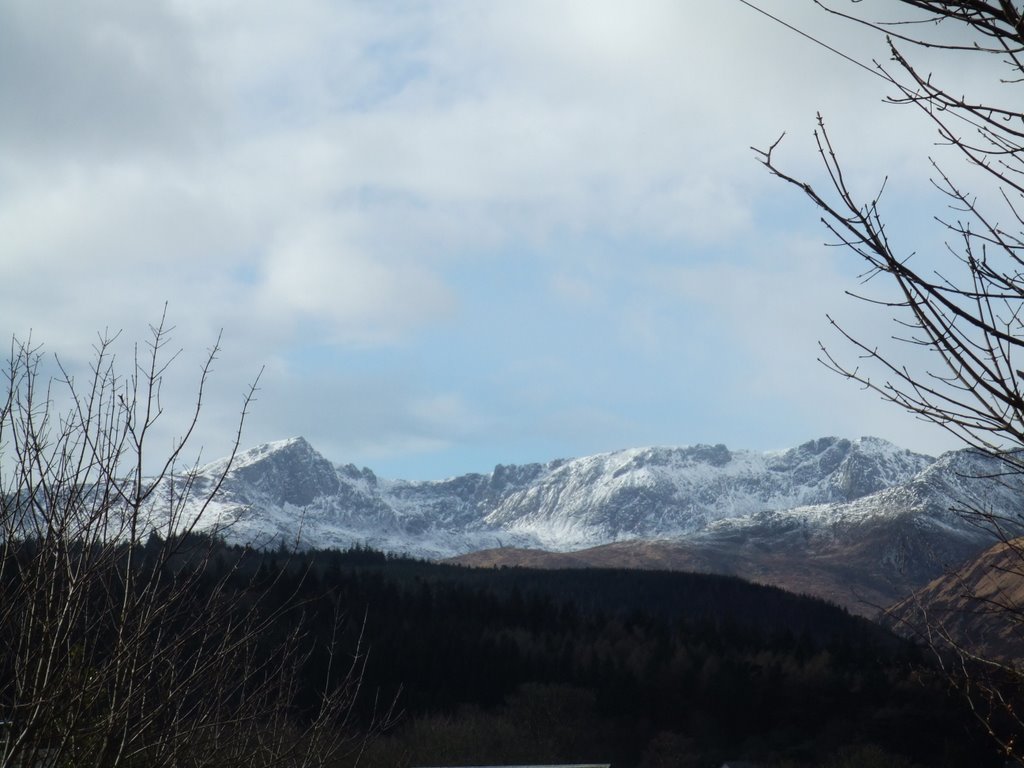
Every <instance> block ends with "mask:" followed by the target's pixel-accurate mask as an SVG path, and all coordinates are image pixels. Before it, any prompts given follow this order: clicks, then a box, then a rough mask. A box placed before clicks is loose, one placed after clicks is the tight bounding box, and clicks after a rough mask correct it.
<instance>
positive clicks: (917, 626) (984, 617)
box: [884, 539, 1024, 661]
mask: <svg viewBox="0 0 1024 768" xmlns="http://www.w3.org/2000/svg"><path fill="white" fill-rule="evenodd" d="M884 623H886V624H887V625H889V626H891V627H893V628H894V629H896V630H897V631H899V632H901V633H903V634H912V635H917V636H918V637H920V638H922V639H925V640H928V639H929V638H930V639H931V641H932V642H934V643H936V645H937V646H938V647H940V648H947V647H948V646H949V643H950V641H951V642H952V643H955V644H958V645H960V646H961V647H963V648H966V649H969V650H970V651H971V652H972V653H979V654H982V655H983V656H986V657H989V658H993V659H1002V660H1014V661H1019V659H1021V658H1022V657H1024V539H1014V540H1011V541H1008V542H1000V543H998V544H996V545H994V546H992V547H990V548H989V549H986V550H985V551H984V552H982V553H981V554H980V555H977V556H976V557H974V558H971V559H970V560H969V561H967V562H966V563H964V564H962V565H961V566H960V567H958V568H957V569H955V570H954V571H952V572H950V573H947V574H943V575H942V576H939V577H938V578H936V579H934V580H932V581H931V582H929V583H928V584H927V585H926V586H924V587H923V588H921V589H919V590H917V591H916V592H915V594H914V595H912V596H910V597H906V598H904V599H903V600H901V601H899V602H898V603H897V604H895V605H893V606H892V608H891V609H890V610H889V611H888V612H887V615H886V617H885V622H884Z"/></svg>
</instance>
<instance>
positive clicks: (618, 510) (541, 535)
mask: <svg viewBox="0 0 1024 768" xmlns="http://www.w3.org/2000/svg"><path fill="white" fill-rule="evenodd" d="M933 461H934V460H933V459H931V458H930V457H927V456H921V455H919V454H914V453H911V452H909V451H903V450H900V449H897V448H895V446H892V445H891V444H889V443H886V442H885V441H882V440H878V439H876V438H861V439H860V440H855V441H849V440H840V439H836V438H823V439H821V440H816V441H812V442H809V443H805V444H804V445H801V446H799V447H797V448H793V449H790V450H788V451H784V452H780V453H767V454H765V453H755V452H752V451H729V450H728V449H727V448H726V447H725V446H724V445H716V446H696V447H691V448H645V449H636V450H627V451H618V452H615V453H607V454H600V455H597V456H590V457H586V458H582V459H576V460H573V461H570V462H566V463H565V464H563V465H562V466H560V467H558V468H557V469H554V470H553V471H552V472H551V473H550V474H548V475H547V476H546V477H544V478H543V479H540V480H539V481H538V482H537V483H535V484H533V485H531V486H529V487H528V488H524V489H522V490H521V491H518V492H515V493H512V494H510V495H509V496H508V497H507V498H506V499H505V500H504V501H503V502H502V503H501V504H500V505H499V506H498V507H497V508H496V509H495V510H494V512H492V513H491V514H490V515H488V517H487V522H488V523H489V524H491V525H494V526H498V527H501V528H503V529H505V530H510V531H515V532H521V533H528V534H532V535H534V536H536V537H537V539H538V540H540V541H541V542H542V543H543V544H544V545H545V546H547V547H550V548H556V549H559V548H562V549H564V548H570V547H579V546H593V545H595V544H599V543H606V542H609V541H618V540H622V539H634V538H654V537H680V536H687V535H690V534H694V533H696V532H698V531H701V530H703V529H705V528H706V527H707V526H708V525H710V524H711V523H713V522H714V521H716V520H722V519H728V518H734V517H743V516H746V515H750V514H753V513H755V512H760V511H764V510H778V509H787V508H790V507H795V506H802V505H808V504H819V503H824V502H834V501H846V500H849V499H855V498H860V497H862V496H865V495H867V494H870V493H872V492H874V491H877V490H881V489H884V488H887V487H890V486H892V485H895V484H897V483H901V482H906V481H907V480H909V479H910V478H912V477H913V476H914V475H916V474H917V473H919V472H921V471H922V470H923V469H924V468H926V467H927V466H929V464H931V463H932V462H933Z"/></svg>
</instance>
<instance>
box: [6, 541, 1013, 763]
mask: <svg viewBox="0 0 1024 768" xmlns="http://www.w3.org/2000/svg"><path fill="white" fill-rule="evenodd" d="M23 547H24V548H25V549H24V550H23V554H24V555H25V556H26V560H27V561H28V560H31V558H29V557H28V555H29V549H30V547H31V545H30V544H24V545H23ZM166 551H168V548H167V547H166V546H161V543H160V542H159V541H155V540H151V541H150V542H149V544H147V545H146V546H140V547H136V548H134V549H125V550H124V551H122V552H121V553H120V558H121V563H122V565H121V566H120V568H119V569H113V571H112V573H115V574H116V573H121V574H122V575H124V574H126V573H127V570H126V569H135V571H136V572H137V573H138V574H146V573H152V572H153V571H154V570H155V569H162V570H163V571H165V572H166V574H167V576H166V579H165V582H164V583H166V584H168V585H173V584H175V583H181V581H182V575H183V574H191V575H190V576H189V577H188V578H187V579H186V583H187V584H188V591H187V594H185V593H183V592H181V591H178V592H175V593H174V596H173V599H174V600H175V601H177V603H178V604H177V607H176V610H175V611H174V612H173V614H170V618H171V620H170V621H162V622H160V624H159V627H160V632H161V633H164V634H165V635H166V637H169V638H173V637H175V636H176V633H178V630H177V629H176V624H175V622H180V623H181V626H182V630H181V632H180V634H181V636H182V637H183V638H185V641H186V642H184V643H183V644H182V645H181V648H180V651H179V650H176V651H175V653H174V654H169V655H167V664H165V665H163V666H162V667H161V669H163V667H167V669H166V670H165V671H164V672H162V673H161V674H165V675H166V676H167V679H168V680H173V679H175V674H176V673H175V670H174V669H173V667H174V666H175V665H181V666H182V669H184V667H185V665H189V664H196V663H197V660H199V659H201V658H202V656H203V654H205V653H208V652H210V651H211V650H215V651H217V652H222V651H223V647H224V643H223V642H222V640H224V639H226V640H228V641H230V639H231V636H230V633H231V632H232V631H234V630H233V629H232V628H233V627H237V626H239V622H242V621H244V622H245V626H246V627H247V628H257V629H258V635H257V636H256V638H255V642H253V643H250V644H246V645H245V646H244V648H243V650H244V652H245V654H246V658H245V659H244V660H242V659H239V660H237V663H233V664H231V665H229V666H228V667H226V668H225V669H227V670H228V671H232V673H237V675H239V676H240V677H239V682H244V675H245V674H253V675H255V678H254V680H253V683H254V685H255V684H259V682H260V680H261V679H262V678H263V677H267V676H268V675H270V674H271V673H273V672H274V670H276V669H277V668H278V665H279V663H280V661H281V659H279V658H278V656H279V655H280V654H281V652H282V650H281V649H285V650H286V651H287V658H286V659H285V660H286V661H287V663H288V664H289V665H291V666H290V667H289V672H288V674H287V675H286V676H285V678H284V680H285V682H286V684H287V685H286V690H285V688H281V689H280V691H279V692H278V689H274V691H273V692H272V693H273V695H280V697H281V698H280V700H279V708H278V710H277V711H276V714H275V715H274V716H275V717H279V718H281V719H282V721H284V720H286V721H287V725H286V728H285V729H284V730H283V731H282V730H281V727H280V722H277V723H267V727H271V726H273V727H276V728H278V731H279V732H281V733H285V734H294V735H293V736H291V737H288V738H292V739H294V740H295V741H296V742H300V741H301V740H302V739H303V738H306V734H311V733H312V734H315V735H317V737H318V738H323V734H324V733H325V729H324V728H323V727H322V726H323V725H324V724H325V723H326V722H327V721H325V720H323V719H322V712H323V710H322V707H323V702H324V693H325V692H330V691H343V692H344V695H345V696H346V698H345V702H344V711H339V712H338V713H336V714H338V715H340V717H336V718H335V719H333V720H332V721H331V724H330V728H331V729H334V730H333V731H332V733H333V735H334V736H335V737H338V738H340V739H341V741H342V742H343V743H344V744H346V745H355V746H356V747H358V749H356V750H355V751H352V750H351V749H347V748H346V749H338V750H336V755H337V757H336V758H333V762H331V763H329V764H330V765H336V766H338V768H342V767H343V766H344V768H348V767H349V766H353V765H355V764H356V760H357V758H358V765H360V766H364V768H384V767H385V766H386V767H387V768H401V767H402V766H416V765H479V764H509V763H557V762H566V763H579V762H588V761H593V762H601V763H604V762H611V763H612V764H613V765H614V766H615V768H629V767H630V766H635V767H637V768H658V767H660V766H675V767H678V766H714V767H715V768H717V766H719V765H721V763H722V762H723V761H725V760H727V759H738V758H745V759H748V760H757V761H759V763H762V764H765V765H777V766H793V767H794V768H797V767H800V766H835V768H840V766H890V767H899V766H904V767H908V766H963V765H972V766H979V767H980V768H984V766H986V765H993V766H995V765H999V760H998V759H997V758H996V756H995V755H994V753H993V750H992V748H991V745H990V742H989V741H988V739H987V738H985V737H984V736H983V735H982V734H981V733H980V731H979V729H978V728H976V727H975V726H974V721H973V720H972V718H971V716H970V714H969V713H968V712H967V711H966V710H965V708H964V707H963V706H961V704H960V702H959V701H958V699H957V698H956V697H955V696H952V695H950V694H949V693H948V692H947V688H946V686H945V685H944V684H943V682H942V679H941V677H940V676H939V675H938V674H937V672H936V671H935V670H933V669H932V668H931V667H930V666H929V664H928V657H927V656H926V655H924V654H923V653H922V652H921V651H920V650H919V649H917V648H915V647H914V646H912V645H911V644H909V643H907V642H905V641H902V640H899V639H897V638H895V637H894V636H892V635H890V634H888V633H887V632H886V631H884V630H883V629H881V628H880V627H878V626H876V625H874V624H872V623H870V622H868V621H866V620H864V619H861V618H859V617H854V616H851V615H849V614H848V613H847V612H845V611H844V610H842V609H840V608H838V607H836V606H832V605H828V604H826V603H823V602H821V601H818V600H815V599H811V598H805V597H800V596H796V595H793V594H790V593H787V592H784V591H782V590H779V589H775V588H770V587H763V586H756V585H752V584H749V583H746V582H743V581H741V580H739V579H736V578H731V577H721V576H707V575H695V574H684V573H673V572H658V571H624V570H601V569H593V570H564V571H532V570H526V569H471V568H464V567H458V566H450V565H440V564H434V563H429V562H424V561H418V560H414V559H410V558H403V557H392V556H386V555H384V554H381V553H379V552H374V551H371V550H366V549H361V548H357V549H353V550H350V551H347V552H340V551H336V550H322V551H310V552H302V553H293V552H288V551H286V550H285V549H283V548H282V549H279V550H277V551H259V550H253V549H249V548H245V547H235V546H228V545H225V544H223V543H222V542H217V541H211V540H209V539H206V538H204V537H202V536H193V537H189V539H188V540H187V541H183V542H177V543H175V546H174V547H173V551H174V552H175V555H174V557H173V558H170V559H167V560H154V559H153V558H152V557H151V556H150V555H151V554H152V553H159V552H166ZM197 571H201V573H197ZM17 573H18V571H17V569H11V568H8V569H7V570H6V572H5V579H6V583H5V584H4V585H3V586H4V588H5V589H6V590H14V591H17V586H18V585H17V584H16V583H14V580H15V579H16V578H20V577H18V576H17V575H16V574H17ZM139 583H142V582H140V580H139V579H137V578H136V579H129V578H115V579H111V580H110V581H109V582H107V583H106V584H104V585H103V588H102V590H98V591H97V594H96V595H95V596H94V597H93V601H94V602H95V611H96V612H101V611H103V610H105V608H104V606H108V605H112V604H117V603H119V602H121V601H123V600H124V598H125V593H124V589H125V586H124V585H131V584H139ZM91 604H92V601H90V605H91ZM191 604H194V606H195V610H191V609H190V607H189V606H190V605H191ZM211 607H216V609H217V612H218V613H217V616H216V617H214V616H212V615H211V618H210V621H209V622H208V624H209V626H208V628H207V629H206V630H204V631H203V633H202V634H199V635H197V634H195V630H194V628H195V626H196V622H195V618H196V613H197V611H200V612H202V611H205V612H210V611H211ZM90 610H92V609H90ZM97 615H98V613H97ZM83 626H85V625H83ZM154 626H157V625H154ZM99 627H102V628H103V630H102V631H103V632H109V633H111V634H110V638H111V641H112V639H113V638H114V637H115V636H116V634H117V632H118V629H119V628H118V627H117V626H116V623H104V622H98V623H93V624H90V625H88V628H89V629H90V631H96V629H97V628H99ZM189 632H192V634H189ZM102 642H107V640H103V641H102ZM102 642H98V641H97V640H96V639H95V638H94V639H93V640H91V641H89V642H88V643H85V638H84V637H82V638H77V637H74V636H71V637H69V639H68V643H69V647H71V648H72V649H73V648H75V647H76V644H79V643H85V645H83V647H87V648H89V649H91V650H90V653H91V654H92V656H91V660H90V662H89V668H84V669H79V670H78V671H77V674H79V675H81V676H82V677H83V678H85V677H88V675H90V674H95V670H99V669H101V667H102V664H104V663H105V661H104V659H103V658H102V647H101V646H102ZM159 642H163V640H162V639H161V640H160V641H159ZM154 643H156V644H155V645H154V648H157V649H159V648H160V646H159V643H158V642H157V640H156V639H154ZM188 643H192V644H193V645H194V646H195V647H194V648H193V647H190V646H189V645H188ZM111 647H113V646H111ZM176 648H177V646H176ZM69 664H71V665H72V666H73V664H74V659H73V658H71V659H70V660H69ZM0 669H2V673H3V676H4V679H3V680H0V691H3V692H4V699H0V709H3V710H4V711H2V712H0V719H7V720H10V719H12V718H16V717H17V716H18V714H17V712H16V711H15V710H16V709H17V707H16V706H15V704H16V702H15V700H14V698H12V697H13V696H14V695H15V693H16V685H13V682H16V679H17V672H18V670H16V669H13V668H11V667H10V666H9V665H7V664H2V665H0ZM247 670H248V672H247ZM353 672H354V673H355V674H356V675H357V676H358V679H359V687H358V693H357V694H356V693H355V691H354V689H353V688H352V686H351V685H349V683H350V681H351V680H353V679H354V678H353V677H352V676H353ZM274 680H275V681H276V680H278V678H277V677H276V676H275V677H274ZM140 684H144V685H145V686H149V687H153V686H156V687H155V688H153V691H152V693H153V695H159V693H160V692H159V690H157V689H158V688H159V686H160V684H161V681H160V680H148V681H140ZM242 688H244V686H240V687H238V688H233V687H231V686H227V687H225V688H224V689H223V690H224V691H225V692H226V693H227V694H228V695H229V696H237V695H239V693H238V691H240V690H241V689H242ZM69 690H70V689H69ZM268 690H270V689H268ZM204 693H205V691H204V690H203V689H202V688H201V687H200V688H198V689H196V690H193V691H192V692H191V693H190V695H193V696H197V697H199V696H201V695H203V694H204ZM353 694H354V695H353ZM103 705H104V701H103V699H102V697H101V696H98V697H97V699H96V701H95V702H94V703H93V706H95V707H96V708H97V709H98V710H101V709H102V707H103ZM82 711H83V712H84V713H85V714H89V713H90V710H82ZM254 711H255V710H254ZM258 711H259V713H260V714H259V715H258V716H259V717H263V718H265V717H267V716H268V713H275V710H274V708H273V707H271V708H269V709H268V708H265V707H264V708H260V709H259V710H258ZM318 718H321V719H320V720H318ZM311 724H315V725H317V726H318V727H317V728H314V729H310V725H311ZM176 727H179V728H183V725H182V723H178V724H177V726H176ZM381 728H383V731H382V732H381ZM365 735H371V736H372V738H371V739H370V740H369V741H367V742H365V748H363V745H364V742H363V740H362V738H361V737H362V736H365ZM290 749H291V751H290V753H289V754H300V755H301V754H302V753H303V751H304V749H305V748H304V747H302V746H301V745H300V746H299V747H298V748H294V745H291V747H290ZM143 764H144V762H143ZM197 764H198V763H197ZM267 764H268V765H269V764H270V763H269V762H268V763H267Z"/></svg>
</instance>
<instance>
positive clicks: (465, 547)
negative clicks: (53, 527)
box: [157, 437, 1024, 602]
mask: <svg viewBox="0 0 1024 768" xmlns="http://www.w3.org/2000/svg"><path fill="white" fill-rule="evenodd" d="M226 466H227V464H226V461H225V460H221V461H217V462H213V463H212V464H210V465H207V466H206V467H203V468H202V469H201V470H199V473H198V475H197V476H196V478H195V481H196V485H195V488H196V490H197V498H200V497H202V495H203V493H204V492H208V491H209V490H210V489H211V488H213V487H214V486H213V483H214V482H215V481H216V478H217V477H218V476H219V474H220V473H222V472H223V471H224V469H225V467H226ZM998 470H999V467H998V465H997V463H996V460H995V459H993V458H991V457H987V456H983V455H980V454H976V453H972V452H970V451H958V452H952V453H948V454H945V455H943V456H942V457H940V458H938V459H934V458H932V457H929V456H923V455H920V454H916V453H912V452H910V451H906V450H903V449H900V448H897V447H896V446H893V445H892V444H890V443H887V442H885V441H883V440H879V439H877V438H870V437H864V438H860V439H857V440H845V439H839V438H832V437H829V438H822V439H820V440H814V441H811V442H808V443H805V444H803V445H800V446H798V447H796V448H792V449H790V450H786V451H777V452H769V453H759V452H754V451H743V450H736V451H731V450H729V449H728V448H726V447H725V446H723V445H716V446H708V445H698V446H692V447H686V448H640V449H630V450H623V451H615V452H611V453H604V454H599V455H596V456H587V457H583V458H577V459H569V460H559V461H552V462H548V463H545V464H528V465H523V466H501V465H499V466H497V467H495V469H494V471H493V472H491V473H489V474H468V475H462V476H460V477H454V478H450V479H447V480H442V481H422V482H416V481H407V480H389V479H384V478H379V477H377V476H376V475H375V474H374V473H373V472H372V471H371V470H369V469H365V468H363V469H360V468H357V467H355V466H353V465H351V464H349V465H334V464H332V463H331V462H330V461H328V460H327V459H325V458H324V457H323V456H321V455H320V454H319V453H317V452H316V451H315V450H314V449H313V447H312V446H310V445H309V443H308V442H306V441H305V440H304V439H302V438H293V439H290V440H283V441H279V442H275V443H268V444H265V445H261V446H258V447H256V448H253V449H251V450H248V451H245V452H243V453H240V454H239V455H238V456H236V458H235V461H234V462H233V463H232V465H231V467H230V470H229V471H228V473H227V475H226V477H225V480H224V483H223V485H222V487H221V489H220V491H219V493H218V494H217V495H216V497H215V499H214V501H213V503H211V504H210V505H209V507H208V508H207V509H206V511H205V512H204V513H203V518H202V525H201V527H203V528H207V529H213V528H216V529H217V530H218V531H219V532H220V533H221V535H223V536H225V538H227V539H228V540H229V541H234V542H244V543H251V544H256V545H260V546H276V545H277V544H278V543H280V542H284V543H285V544H287V545H289V546H291V545H298V546H300V547H330V546H339V547H345V546H350V545H352V544H366V545H369V546H372V547H376V548H380V549H385V550H389V551H395V552H403V553H408V554H414V555H417V556H422V557H429V558H444V557H454V556H463V557H464V559H465V560H467V561H473V560H474V558H476V560H475V561H476V562H509V563H513V562H517V556H516V553H518V552H522V551H523V550H524V549H529V550H530V551H531V552H533V553H536V551H537V550H547V551H550V552H563V553H565V552H570V551H576V554H577V556H578V559H577V562H580V563H581V564H585V563H586V562H587V560H586V557H587V556H586V555H585V554H583V553H580V552H579V550H587V551H588V552H591V551H592V552H598V553H599V557H597V562H599V563H603V564H608V563H609V558H612V560H614V558H615V557H616V556H618V557H624V558H627V559H626V560H625V561H621V562H620V561H617V560H615V561H614V562H616V564H620V565H623V564H628V563H629V562H635V564H636V565H638V566H644V565H647V566H651V565H652V564H653V565H658V564H659V563H660V564H661V565H664V564H665V563H668V562H670V561H672V562H677V561H678V562H677V565H678V566H679V567H690V568H695V569H700V570H716V571H723V572H730V573H737V574H738V575H741V576H746V577H748V578H759V579H761V580H763V581H775V582H784V583H787V584H789V583H791V582H792V581H793V580H794V579H795V580H796V582H797V584H798V585H799V586H800V588H802V589H804V591H811V592H814V591H817V592H819V593H822V592H824V593H825V594H827V595H828V596H830V597H832V598H833V599H837V600H839V601H840V602H843V599H842V595H841V594H840V593H841V591H842V589H843V588H844V587H845V588H848V584H847V582H850V583H856V584H857V585H858V586H859V587H860V588H862V589H863V591H864V593H865V594H867V595H869V596H873V599H877V600H883V599H888V598H889V597H891V596H893V595H902V594H904V593H905V591H906V589H907V588H910V587H914V586H918V585H921V584H924V583H927V581H928V580H930V579H932V578H934V577H935V576H937V575H938V574H940V573H941V572H942V571H943V570H944V569H945V568H947V567H949V566H951V565H955V564H956V563H958V562H960V561H961V560H963V559H965V558H967V557H970V556H972V555H974V554H976V553H977V552H979V551H981V550H982V549H983V548H984V547H986V546H987V545H988V544H990V543H991V537H990V536H989V535H988V534H987V533H986V532H984V531H983V530H981V529H979V528H978V527H976V526H974V525H972V524H970V522H968V521H966V520H965V518H964V517H963V516H962V515H961V514H958V513H957V512H955V511H952V510H953V508H956V507H959V506H963V505H964V504H966V503H974V504H978V505H981V506H982V507H984V508H985V509H986V510H989V511H992V512H995V513H996V514H1006V515H1016V514H1017V510H1018V509H1021V508H1022V505H1021V502H1022V500H1024V483H1022V482H1021V479H1020V478H1019V477H1018V476H1016V475H1010V476H1008V477H1004V478H1002V479H1001V480H997V479H994V478H993V475H996V474H998ZM157 496H159V495H157ZM640 545H642V546H640ZM588 548H591V549H588ZM593 548H597V549H593ZM488 549H491V550H496V552H493V553H492V554H490V555H483V556H479V555H468V554H467V553H478V552H480V551H482V550H488ZM616 553H618V555H616ZM625 553H630V554H628V555H627V554H625ZM652 553H655V554H652ZM481 557H482V558H483V559H482V560H481V559H480V558H481ZM645 557H647V558H650V562H645V561H644V558H645ZM531 558H535V555H531ZM628 558H632V560H629V559H628ZM779 574H782V575H779ZM826 582H827V584H826ZM826 587H827V588H826Z"/></svg>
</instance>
